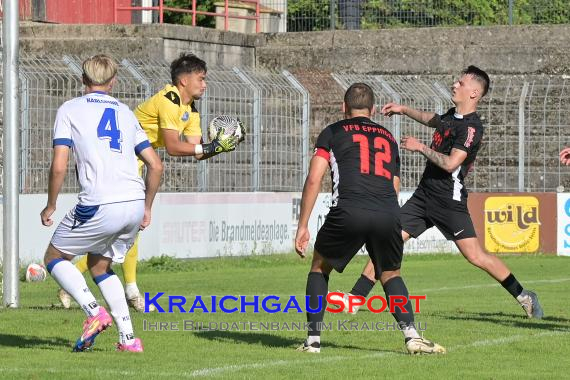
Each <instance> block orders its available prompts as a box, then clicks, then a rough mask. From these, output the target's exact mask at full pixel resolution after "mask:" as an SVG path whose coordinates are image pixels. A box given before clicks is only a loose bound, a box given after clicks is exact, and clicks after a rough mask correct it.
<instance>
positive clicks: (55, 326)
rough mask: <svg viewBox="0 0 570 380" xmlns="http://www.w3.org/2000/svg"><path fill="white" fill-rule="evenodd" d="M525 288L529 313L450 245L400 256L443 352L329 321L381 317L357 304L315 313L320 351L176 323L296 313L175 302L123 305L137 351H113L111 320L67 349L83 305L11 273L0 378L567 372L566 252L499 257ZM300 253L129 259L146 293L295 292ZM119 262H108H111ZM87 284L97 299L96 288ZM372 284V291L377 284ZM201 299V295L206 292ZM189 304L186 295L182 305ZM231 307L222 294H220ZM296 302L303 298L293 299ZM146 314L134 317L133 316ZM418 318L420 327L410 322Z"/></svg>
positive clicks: (353, 275) (352, 268)
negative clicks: (15, 289) (80, 349)
mask: <svg viewBox="0 0 570 380" xmlns="http://www.w3.org/2000/svg"><path fill="white" fill-rule="evenodd" d="M365 259H366V258H365V257H362V256H359V257H357V258H356V259H355V260H354V261H353V262H352V263H351V264H350V265H349V267H348V268H347V270H346V271H345V273H343V274H338V273H333V274H332V275H331V279H330V282H329V290H330V291H334V290H337V289H341V290H347V291H348V290H350V288H351V287H352V284H353V283H354V281H355V280H356V279H357V277H358V276H359V274H360V271H361V269H362V267H363V265H364V263H365ZM504 260H505V261H506V263H507V265H508V266H509V267H510V268H511V270H512V271H513V273H514V274H515V275H516V276H517V278H518V279H519V280H520V281H521V283H522V284H523V285H524V286H525V287H526V288H528V289H532V290H535V291H536V292H537V293H538V295H539V298H540V301H541V303H542V306H543V308H544V311H545V318H544V319H543V320H529V319H527V318H526V315H525V314H524V313H523V311H522V309H521V308H520V307H519V305H518V304H517V303H516V301H515V300H514V299H512V297H511V296H510V295H508V294H507V292H506V291H505V290H504V289H502V287H500V285H498V284H496V282H495V281H494V280H492V279H491V278H490V277H489V276H488V275H487V274H485V273H484V272H482V271H481V270H478V269H476V268H475V267H472V266H471V265H469V264H468V263H467V262H466V261H465V260H464V259H463V258H462V257H461V256H459V255H424V256H419V255H410V256H406V257H405V259H404V266H403V275H404V279H405V280H406V283H407V285H408V288H409V290H410V294H414V295H423V294H426V295H427V299H426V300H425V301H422V303H421V306H422V309H421V312H420V313H419V314H417V315H416V321H417V322H420V323H421V324H422V325H423V327H424V328H425V331H424V335H425V337H426V338H428V339H432V340H434V341H436V342H438V343H440V344H442V345H443V346H445V347H446V348H447V350H448V353H447V354H446V355H438V356H428V355H426V356H410V355H407V354H405V351H404V344H403V338H402V335H401V333H400V332H398V331H344V330H340V331H339V330H338V329H337V328H336V327H337V325H336V324H337V323H338V322H336V321H337V320H341V321H343V320H350V321H353V322H357V323H358V324H359V325H361V324H362V323H363V322H369V323H372V322H378V321H383V322H385V323H389V322H392V321H393V318H392V316H391V315H390V314H389V313H387V312H384V313H381V314H374V313H371V312H369V311H361V312H359V313H358V314H357V315H356V316H348V315H346V314H331V313H326V314H325V322H333V327H334V329H333V330H332V331H327V332H324V333H323V335H322V338H321V344H322V349H321V353H320V354H307V353H300V352H296V351H295V348H296V347H297V346H298V345H299V344H300V343H301V342H302V341H303V339H304V338H305V332H303V331H261V330H260V331H209V332H195V331H183V330H184V329H183V323H184V321H185V320H192V321H202V322H209V321H210V322H218V323H220V322H228V323H231V322H266V323H267V322H281V323H283V322H289V323H291V322H304V321H305V315H304V314H299V313H297V312H290V313H275V314H268V313H265V312H260V313H257V314H256V313H253V312H252V311H251V310H252V308H251V307H249V308H248V312H246V313H245V314H241V313H233V314H224V313H220V312H218V313H215V314H213V313H208V314H206V313H202V312H197V313H193V314H190V313H185V314H182V313H180V312H175V313H172V314H168V313H164V314H159V313H156V312H155V313H149V314H140V313H136V312H132V314H131V316H132V318H133V323H134V327H135V334H136V335H137V336H139V337H141V338H142V340H143V343H144V347H145V352H144V353H142V354H133V353H119V352H115V351H114V343H115V342H116V341H117V335H118V334H117V331H116V329H115V327H114V326H113V327H112V328H111V329H109V330H107V331H105V332H103V333H102V334H101V335H100V336H99V337H98V338H97V341H96V344H95V346H94V348H93V350H92V351H91V352H85V353H72V352H71V346H72V344H73V342H74V341H75V339H77V337H78V336H79V335H80V334H81V325H82V321H83V319H84V315H83V313H82V312H81V310H79V308H78V307H77V305H75V304H74V306H73V307H72V309H71V310H64V309H62V308H61V307H60V306H58V300H57V298H56V290H57V285H56V283H55V282H54V281H53V279H51V278H49V279H48V280H47V281H46V282H43V283H31V284H29V283H24V282H22V283H21V288H20V291H21V293H20V308H19V309H15V310H12V309H11V310H7V309H0V378H2V379H67V378H69V379H71V378H73V379H93V378H106V379H126V378H136V379H139V380H142V379H186V378H228V379H250V378H258V379H268V378H271V379H303V378H308V379H321V378H323V379H324V378H335V377H336V378H372V377H375V378H390V377H393V378H405V379H413V378H425V377H426V376H428V377H431V378H441V379H444V378H445V379H447V378H450V379H457V378H468V379H470V378H478V379H509V378H517V379H525V378H563V377H567V376H568V374H569V373H570V360H569V359H568V342H570V296H569V294H570V258H565V257H549V256H540V255H538V256H537V255H532V256H507V257H504ZM309 264H310V261H309V260H308V259H305V260H301V259H298V258H297V256H296V255H294V254H289V255H274V256H252V257H246V258H222V259H207V260H174V259H170V258H167V257H162V258H156V259H152V260H150V261H147V262H142V263H140V264H139V265H140V271H139V286H140V288H141V290H142V291H148V292H150V293H151V294H152V295H154V294H156V293H157V292H165V296H163V297H162V298H161V301H160V304H161V305H163V306H166V304H167V303H166V302H165V297H166V295H182V296H185V297H187V298H188V300H189V302H192V300H193V297H194V296H196V295H202V296H210V295H219V296H221V295H226V294H227V295H234V296H239V295H248V296H253V295H260V296H262V297H263V296H266V295H277V296H281V297H287V296H290V295H296V296H301V295H304V292H305V281H306V275H307V272H308V270H309ZM116 271H117V272H118V273H120V269H119V268H116ZM88 284H89V285H90V286H91V288H92V289H93V290H94V292H95V294H96V297H97V298H98V299H99V300H101V295H100V293H99V291H98V289H97V287H96V286H95V285H94V284H93V282H92V281H91V280H88ZM373 294H379V295H384V293H383V292H382V290H381V287H379V286H377V287H375V289H374V290H373ZM206 299H207V300H209V297H207V298H206ZM189 306H190V304H187V307H186V309H188V308H189ZM229 306H231V305H229ZM303 307H304V306H303ZM144 321H146V322H144ZM143 322H144V323H156V322H168V323H170V322H173V323H178V325H179V329H180V331H148V330H147V331H144V330H143ZM422 325H421V326H422Z"/></svg>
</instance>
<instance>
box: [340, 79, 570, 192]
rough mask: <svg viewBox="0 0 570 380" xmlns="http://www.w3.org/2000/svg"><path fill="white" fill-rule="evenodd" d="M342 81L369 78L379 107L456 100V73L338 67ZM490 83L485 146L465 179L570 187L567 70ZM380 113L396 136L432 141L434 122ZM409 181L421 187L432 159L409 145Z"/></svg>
mask: <svg viewBox="0 0 570 380" xmlns="http://www.w3.org/2000/svg"><path fill="white" fill-rule="evenodd" d="M333 77H334V78H335V79H336V81H337V82H338V83H339V85H340V86H341V87H342V88H344V89H345V88H348V86H350V84H352V83H355V82H365V83H367V84H369V85H371V87H372V88H373V89H374V92H375V94H376V107H377V108H378V110H380V109H381V107H382V106H383V105H384V104H386V103H387V102H397V103H402V104H406V105H409V106H411V107H413V108H416V109H420V110H424V111H431V112H436V113H442V112H445V111H446V110H447V109H448V108H449V107H452V106H453V104H452V103H451V100H450V99H451V92H450V88H451V85H452V83H453V80H454V79H453V78H452V77H412V76H379V75H354V74H340V73H335V74H333ZM491 81H492V83H491V90H490V91H489V93H488V94H487V96H486V97H484V98H483V100H482V101H481V103H480V105H479V110H478V112H479V114H480V116H481V117H482V119H483V123H484V125H485V134H484V136H483V142H482V146H481V149H480V150H479V153H478V155H477V161H476V162H475V165H474V169H473V171H472V172H471V173H470V174H469V175H468V177H467V180H466V184H467V187H468V189H469V190H470V191H484V192H486V191H498V192H516V191H528V192H545V191H564V189H569V188H570V167H567V166H564V165H561V164H560V161H559V156H558V154H559V152H560V150H561V149H562V148H564V147H565V146H569V145H570V129H569V128H570V127H569V124H570V122H569V119H568V115H569V114H570V79H569V78H566V77H544V76H537V77H533V76H526V77H493V76H492V77H491ZM374 119H375V121H377V122H378V123H380V124H382V125H384V126H386V127H387V128H388V129H390V131H391V132H392V133H393V134H394V135H395V136H396V137H400V136H403V135H411V136H415V137H417V138H419V139H420V140H422V141H423V142H424V143H426V144H430V143H431V135H432V130H431V128H428V127H425V126H423V125H421V124H419V123H416V122H415V121H413V120H412V119H410V118H408V117H405V116H394V117H392V118H386V117H383V116H382V115H380V113H379V112H378V113H377V114H376V115H375V117H374ZM400 154H401V161H402V189H403V190H414V189H415V188H416V186H417V184H418V183H419V181H420V179H421V175H422V173H423V170H424V167H425V159H424V158H423V156H422V155H420V154H417V153H410V152H408V151H404V150H402V151H401V152H400Z"/></svg>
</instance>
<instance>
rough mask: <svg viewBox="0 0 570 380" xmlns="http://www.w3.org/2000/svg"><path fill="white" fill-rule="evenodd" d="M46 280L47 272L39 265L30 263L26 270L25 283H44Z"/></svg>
mask: <svg viewBox="0 0 570 380" xmlns="http://www.w3.org/2000/svg"><path fill="white" fill-rule="evenodd" d="M46 278H47V270H46V268H44V267H43V266H42V265H40V264H35V263H32V264H30V265H28V267H27V268H26V281H28V282H39V281H45V280H46Z"/></svg>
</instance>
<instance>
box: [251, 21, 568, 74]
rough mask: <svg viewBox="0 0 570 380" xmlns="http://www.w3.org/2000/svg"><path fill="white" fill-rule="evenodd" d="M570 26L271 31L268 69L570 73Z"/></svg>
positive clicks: (263, 59) (262, 51) (262, 60)
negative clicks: (473, 67) (474, 69)
mask: <svg viewBox="0 0 570 380" xmlns="http://www.w3.org/2000/svg"><path fill="white" fill-rule="evenodd" d="M568 46H570V25H556V26H540V25H532V26H513V27H509V26H496V27H461V28H421V29H386V30H377V31H334V32H313V33H284V34H274V35H268V36H267V40H266V43H265V44H264V45H263V46H259V47H258V49H257V51H256V57H257V62H258V65H259V66H262V67H267V68H288V69H311V70H328V71H354V72H378V73H390V74H454V73H457V72H458V71H460V70H461V69H462V68H464V67H466V66H467V65H469V64H475V65H479V66H481V67H483V68H485V69H487V70H488V71H489V72H491V73H493V74H530V73H548V74H561V73H566V74H569V73H570V59H569V58H570V50H569V49H568Z"/></svg>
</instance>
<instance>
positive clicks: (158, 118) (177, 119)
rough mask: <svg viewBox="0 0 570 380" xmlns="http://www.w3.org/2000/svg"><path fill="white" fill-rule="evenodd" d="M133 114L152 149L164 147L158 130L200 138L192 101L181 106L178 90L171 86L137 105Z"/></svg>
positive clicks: (197, 119)
mask: <svg viewBox="0 0 570 380" xmlns="http://www.w3.org/2000/svg"><path fill="white" fill-rule="evenodd" d="M134 112H135V115H136V117H137V119H138V120H139V123H140V124H141V127H142V128H143V129H144V131H145V132H146V134H147V136H148V139H149V141H150V143H151V144H152V146H153V148H160V147H163V146H164V140H163V138H162V134H161V133H159V128H163V129H173V130H175V131H178V133H179V134H180V135H184V136H202V131H201V129H200V114H199V113H198V110H197V109H196V106H195V105H194V101H192V102H191V103H190V104H186V105H185V104H182V102H181V100H180V93H179V92H178V88H176V86H173V85H171V84H168V85H166V86H165V87H164V88H163V89H162V90H160V91H159V92H157V93H156V94H154V95H153V96H152V97H151V98H150V99H148V100H147V101H145V102H144V103H141V104H139V105H138V106H137V107H136V108H135V111H134Z"/></svg>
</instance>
